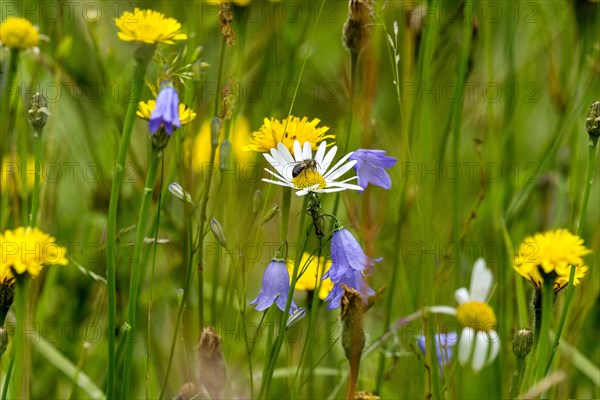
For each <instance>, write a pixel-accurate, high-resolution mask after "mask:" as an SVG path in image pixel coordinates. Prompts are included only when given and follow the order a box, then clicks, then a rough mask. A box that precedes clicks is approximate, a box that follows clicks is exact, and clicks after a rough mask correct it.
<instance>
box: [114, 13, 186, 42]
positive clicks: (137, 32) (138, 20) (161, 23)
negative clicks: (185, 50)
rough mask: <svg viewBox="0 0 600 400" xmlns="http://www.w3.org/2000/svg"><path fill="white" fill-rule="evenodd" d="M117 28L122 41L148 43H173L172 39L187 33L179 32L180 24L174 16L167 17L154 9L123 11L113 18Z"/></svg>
mask: <svg viewBox="0 0 600 400" xmlns="http://www.w3.org/2000/svg"><path fill="white" fill-rule="evenodd" d="M115 25H116V26H117V28H119V32H118V33H117V34H118V35H119V39H121V40H123V41H124V42H131V41H138V42H144V43H148V44H157V43H166V44H174V43H175V42H174V40H185V39H187V35H186V34H185V33H180V32H179V31H180V30H181V24H180V23H179V22H178V21H177V20H176V19H174V18H167V17H165V16H164V14H162V13H159V12H157V11H154V10H140V9H139V8H137V7H136V8H135V9H134V10H133V12H131V11H125V12H124V13H123V14H122V15H121V16H120V17H119V18H116V19H115Z"/></svg>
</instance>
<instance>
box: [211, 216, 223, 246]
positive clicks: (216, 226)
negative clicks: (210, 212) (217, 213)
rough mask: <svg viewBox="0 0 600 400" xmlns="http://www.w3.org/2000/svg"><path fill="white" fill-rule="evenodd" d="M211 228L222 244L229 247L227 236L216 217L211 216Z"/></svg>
mask: <svg viewBox="0 0 600 400" xmlns="http://www.w3.org/2000/svg"><path fill="white" fill-rule="evenodd" d="M210 230H211V231H212V233H213V235H215V238H216V239H217V240H218V241H219V243H220V244H221V246H223V247H225V248H227V237H225V232H223V227H222V226H221V224H220V223H219V221H217V219H216V218H211V220H210Z"/></svg>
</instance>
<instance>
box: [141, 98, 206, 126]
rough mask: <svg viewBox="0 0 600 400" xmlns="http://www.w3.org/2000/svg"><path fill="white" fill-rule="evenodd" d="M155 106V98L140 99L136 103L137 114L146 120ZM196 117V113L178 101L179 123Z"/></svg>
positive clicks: (187, 121) (185, 122)
mask: <svg viewBox="0 0 600 400" xmlns="http://www.w3.org/2000/svg"><path fill="white" fill-rule="evenodd" d="M154 107H156V100H148V101H140V103H139V104H138V110H137V112H136V114H137V116H138V117H140V118H141V119H144V120H146V121H148V120H149V119H150V116H151V115H152V111H154ZM195 118H196V113H195V112H194V110H192V109H191V108H188V106H186V105H185V104H183V103H179V120H180V122H181V125H185V124H187V123H190V122H192V121H193V120H194V119H195Z"/></svg>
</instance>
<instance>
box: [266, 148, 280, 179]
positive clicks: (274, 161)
mask: <svg viewBox="0 0 600 400" xmlns="http://www.w3.org/2000/svg"><path fill="white" fill-rule="evenodd" d="M263 156H265V158H266V159H267V161H268V162H269V164H271V166H272V167H273V168H275V170H277V172H278V173H279V175H283V168H282V167H281V163H280V162H279V161H277V159H275V158H273V156H271V155H270V154H269V153H263Z"/></svg>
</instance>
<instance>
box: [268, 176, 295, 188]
mask: <svg viewBox="0 0 600 400" xmlns="http://www.w3.org/2000/svg"><path fill="white" fill-rule="evenodd" d="M262 181H263V182H269V183H274V184H275V185H279V186H286V187H291V188H293V187H294V185H292V184H290V183H287V182H280V181H274V180H272V179H267V178H262Z"/></svg>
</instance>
